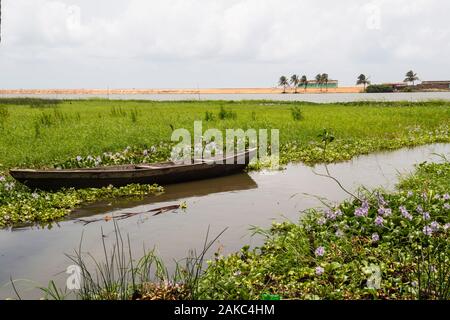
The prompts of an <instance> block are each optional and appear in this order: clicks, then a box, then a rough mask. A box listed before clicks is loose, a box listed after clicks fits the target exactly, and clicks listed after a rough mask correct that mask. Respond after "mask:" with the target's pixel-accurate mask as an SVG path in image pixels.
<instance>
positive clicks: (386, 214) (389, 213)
mask: <svg viewBox="0 0 450 320" xmlns="http://www.w3.org/2000/svg"><path fill="white" fill-rule="evenodd" d="M391 214H392V209H391V208H386V209H384V216H385V217H389V216H390V215H391Z"/></svg>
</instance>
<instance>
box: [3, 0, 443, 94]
mask: <svg viewBox="0 0 450 320" xmlns="http://www.w3.org/2000/svg"><path fill="white" fill-rule="evenodd" d="M1 2H2V42H1V44H0V88H47V87H50V88H106V87H108V86H109V87H110V88H150V87H153V88H181V87H188V88H195V87H197V86H198V87H260V86H264V87H272V86H274V85H275V84H276V80H277V79H278V77H279V76H280V75H282V74H285V75H290V74H292V73H298V74H300V75H302V74H306V75H308V76H309V77H311V78H312V77H314V75H315V74H317V73H319V72H320V73H322V72H327V73H328V74H329V75H330V77H331V78H333V79H338V80H340V83H341V85H353V84H354V82H355V78H356V76H357V75H359V74H360V73H365V74H366V75H369V76H370V77H371V79H372V80H373V82H385V81H401V80H403V75H404V73H405V72H406V71H408V70H409V69H414V70H415V71H416V72H417V73H419V76H420V78H421V79H424V80H426V79H428V80H429V79H436V80H437V79H445V80H447V79H450V60H449V57H450V24H449V23H448V13H449V12H450V1H442V0H371V1H362V0H321V1H313V0H95V1H92V0H78V1H76V0H1Z"/></svg>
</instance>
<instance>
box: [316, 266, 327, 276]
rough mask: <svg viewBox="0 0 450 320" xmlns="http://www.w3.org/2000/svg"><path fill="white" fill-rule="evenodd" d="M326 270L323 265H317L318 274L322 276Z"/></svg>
mask: <svg viewBox="0 0 450 320" xmlns="http://www.w3.org/2000/svg"><path fill="white" fill-rule="evenodd" d="M324 272H325V269H324V268H322V267H316V275H318V276H320V275H322V274H323V273H324Z"/></svg>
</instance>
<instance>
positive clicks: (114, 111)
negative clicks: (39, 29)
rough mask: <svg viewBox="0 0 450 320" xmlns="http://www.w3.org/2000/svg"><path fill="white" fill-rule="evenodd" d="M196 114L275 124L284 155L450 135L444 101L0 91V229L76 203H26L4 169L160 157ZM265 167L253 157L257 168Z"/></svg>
mask: <svg viewBox="0 0 450 320" xmlns="http://www.w3.org/2000/svg"><path fill="white" fill-rule="evenodd" d="M196 120H206V121H204V122H203V130H207V129H208V128H218V129H220V130H225V129H237V128H241V129H244V130H246V129H249V128H254V129H279V130H280V160H281V163H288V162H291V161H303V162H305V163H308V164H314V163H317V162H333V161H342V160H348V159H351V158H352V157H354V156H356V155H359V154H365V153H370V152H374V151H379V150H389V149H396V148H401V147H406V146H415V145H421V144H427V143H435V142H450V134H449V124H450V123H449V122H450V102H448V101H430V102H417V103H412V102H355V103H336V104H314V103H305V102H292V103H290V102H270V101H242V102H234V101H182V102H155V101H109V100H99V99H97V100H95V99H92V100H67V101H63V100H62V101H57V100H39V99H0V133H1V134H0V189H1V191H2V194H1V195H0V197H1V198H2V199H3V200H2V201H1V202H0V227H5V226H11V225H15V224H16V223H24V222H27V221H28V222H39V221H42V222H45V223H47V222H50V221H52V219H60V218H61V217H62V216H63V215H65V214H67V213H68V212H70V208H72V207H73V206H69V207H68V208H67V207H64V210H62V209H61V208H59V207H58V204H57V202H58V201H61V202H62V203H65V201H66V200H64V197H63V195H64V194H65V193H67V192H68V193H67V194H70V192H69V191H65V192H61V193H60V196H61V200H58V201H56V202H54V203H53V204H52V206H51V207H46V206H43V205H38V206H35V204H34V203H31V204H29V203H28V202H26V201H28V200H26V201H25V200H24V199H30V197H31V195H32V194H33V193H35V194H38V195H39V196H40V195H41V193H40V192H39V191H35V190H28V189H26V188H24V187H22V186H19V185H17V184H14V182H13V181H12V179H11V177H9V176H8V174H7V171H8V169H9V168H12V167H40V168H41V167H57V168H78V167H92V166H98V165H110V164H124V163H142V162H156V161H163V160H166V159H168V158H169V156H170V150H171V146H172V143H171V141H170V137H171V134H172V131H173V129H176V128H186V129H188V130H189V131H191V133H192V132H193V123H194V121H196ZM324 128H327V131H325V132H332V133H333V136H334V141H333V143H332V144H330V145H329V146H328V147H327V153H326V154H325V155H324V153H323V151H322V143H323V142H322V141H321V140H320V138H318V134H320V133H321V132H324ZM261 166H263V164H256V165H255V166H254V167H253V169H258V168H260V167H261ZM114 192H116V191H114ZM114 192H113V193H114ZM89 193H92V194H95V193H96V192H95V190H90V191H89ZM117 194H121V193H120V192H118V193H117ZM19 195H20V196H19ZM42 195H44V196H47V194H44V193H42ZM75 197H76V198H77V197H78V196H75ZM41 198H42V197H41ZM6 217H8V219H6ZM11 217H13V218H11Z"/></svg>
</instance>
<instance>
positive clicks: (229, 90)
mask: <svg viewBox="0 0 450 320" xmlns="http://www.w3.org/2000/svg"><path fill="white" fill-rule="evenodd" d="M361 91H362V88H361V87H341V88H329V89H328V90H325V89H323V90H320V89H316V88H310V89H307V90H306V91H305V90H304V89H302V88H298V89H297V93H298V94H303V93H359V92H361ZM282 92H283V89H282V88H205V89H0V94H17V95H21V94H36V95H49V94H77V95H79V94H89V95H92V94H98V95H107V94H112V95H113V94H121V95H123V94H280V93H282ZM286 92H287V93H293V92H294V89H292V88H288V89H287V90H286Z"/></svg>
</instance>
